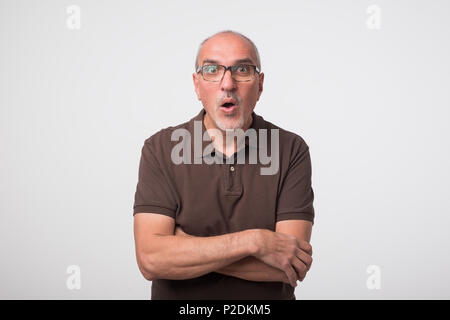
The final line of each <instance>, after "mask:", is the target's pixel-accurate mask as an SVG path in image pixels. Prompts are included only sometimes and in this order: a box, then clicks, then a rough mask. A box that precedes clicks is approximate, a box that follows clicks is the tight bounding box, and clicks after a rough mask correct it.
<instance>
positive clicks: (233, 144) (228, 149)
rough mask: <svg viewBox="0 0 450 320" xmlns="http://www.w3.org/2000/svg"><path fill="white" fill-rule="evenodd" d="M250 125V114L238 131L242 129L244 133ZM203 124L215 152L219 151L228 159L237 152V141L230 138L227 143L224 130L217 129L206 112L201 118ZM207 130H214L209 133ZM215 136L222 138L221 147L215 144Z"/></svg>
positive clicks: (251, 120) (251, 119)
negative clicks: (218, 135)
mask: <svg viewBox="0 0 450 320" xmlns="http://www.w3.org/2000/svg"><path fill="white" fill-rule="evenodd" d="M252 123H253V117H252V115H251V114H250V115H249V117H248V119H246V120H245V123H244V126H243V127H242V128H240V129H242V130H243V131H244V132H245V131H247V129H248V128H250V126H251V125H252ZM203 124H204V125H205V128H206V130H207V131H208V134H209V136H210V137H211V139H212V140H213V142H214V147H215V148H216V149H217V150H219V151H220V152H221V153H223V154H225V155H226V156H228V157H229V156H230V155H232V154H233V153H235V152H236V151H237V145H238V143H237V140H236V139H235V138H232V139H230V141H229V142H228V143H227V140H226V138H227V136H226V130H222V129H220V128H219V127H217V125H216V123H215V121H214V120H213V119H212V118H211V117H210V115H209V114H208V113H207V112H206V113H205V115H204V117H203ZM209 129H215V130H211V131H209ZM210 132H211V133H210ZM217 134H220V135H221V138H222V139H221V140H222V141H223V145H219V143H215V141H216V135H217ZM219 140H220V139H219ZM231 140H232V141H231Z"/></svg>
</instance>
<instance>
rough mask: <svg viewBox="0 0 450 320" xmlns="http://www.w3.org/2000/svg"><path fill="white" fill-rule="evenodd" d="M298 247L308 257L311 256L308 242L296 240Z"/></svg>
mask: <svg viewBox="0 0 450 320" xmlns="http://www.w3.org/2000/svg"><path fill="white" fill-rule="evenodd" d="M297 243H298V247H299V248H300V249H302V250H303V251H306V252H307V253H308V254H309V255H310V256H312V246H311V244H310V243H309V242H307V241H303V240H299V239H297Z"/></svg>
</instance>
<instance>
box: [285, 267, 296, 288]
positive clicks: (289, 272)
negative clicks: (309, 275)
mask: <svg viewBox="0 0 450 320" xmlns="http://www.w3.org/2000/svg"><path fill="white" fill-rule="evenodd" d="M284 273H286V276H287V277H288V279H289V282H290V284H291V286H293V287H294V288H295V287H296V286H297V274H296V272H295V270H294V268H292V266H289V267H287V268H286V269H285V270H284Z"/></svg>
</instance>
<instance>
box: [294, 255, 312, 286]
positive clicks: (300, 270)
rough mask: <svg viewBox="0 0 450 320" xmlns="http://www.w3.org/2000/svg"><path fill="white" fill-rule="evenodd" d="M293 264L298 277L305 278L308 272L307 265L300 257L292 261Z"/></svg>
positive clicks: (299, 278)
mask: <svg viewBox="0 0 450 320" xmlns="http://www.w3.org/2000/svg"><path fill="white" fill-rule="evenodd" d="M292 266H293V267H294V269H295V271H296V272H297V279H298V280H300V281H301V280H303V278H305V275H306V272H307V271H308V269H307V267H306V265H305V264H304V263H303V262H302V261H300V260H299V259H294V260H293V261H292Z"/></svg>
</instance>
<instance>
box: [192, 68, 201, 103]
mask: <svg viewBox="0 0 450 320" xmlns="http://www.w3.org/2000/svg"><path fill="white" fill-rule="evenodd" d="M192 80H193V81H194V89H195V93H196V94H197V99H198V100H200V101H201V100H202V97H201V96H200V89H199V83H198V82H199V81H200V79H199V76H198V73H193V74H192Z"/></svg>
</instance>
